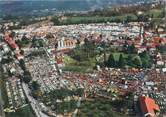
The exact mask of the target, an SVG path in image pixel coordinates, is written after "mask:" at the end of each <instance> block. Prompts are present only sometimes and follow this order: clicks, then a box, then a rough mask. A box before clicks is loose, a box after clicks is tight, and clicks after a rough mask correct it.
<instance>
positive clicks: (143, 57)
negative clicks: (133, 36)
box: [139, 51, 152, 68]
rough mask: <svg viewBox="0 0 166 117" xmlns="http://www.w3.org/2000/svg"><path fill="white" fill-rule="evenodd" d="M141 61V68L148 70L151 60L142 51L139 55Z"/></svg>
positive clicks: (145, 52)
mask: <svg viewBox="0 0 166 117" xmlns="http://www.w3.org/2000/svg"><path fill="white" fill-rule="evenodd" d="M139 56H140V58H141V61H142V67H144V68H149V67H151V64H152V63H151V58H150V56H149V54H148V53H147V51H144V52H142V53H140V54H139Z"/></svg>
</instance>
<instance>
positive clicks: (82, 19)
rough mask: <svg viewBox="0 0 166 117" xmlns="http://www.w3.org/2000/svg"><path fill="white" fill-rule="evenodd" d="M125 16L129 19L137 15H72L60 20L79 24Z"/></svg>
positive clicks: (116, 19) (63, 22)
mask: <svg viewBox="0 0 166 117" xmlns="http://www.w3.org/2000/svg"><path fill="white" fill-rule="evenodd" d="M127 17H130V20H137V17H136V16H135V15H134V14H125V15H122V16H114V17H112V16H111V17H103V16H102V17H101V16H89V17H88V16H83V17H81V16H72V17H68V18H67V19H66V20H63V21H61V23H62V24H68V23H70V24H77V23H78V24H79V23H100V22H114V21H124V20H126V18H127Z"/></svg>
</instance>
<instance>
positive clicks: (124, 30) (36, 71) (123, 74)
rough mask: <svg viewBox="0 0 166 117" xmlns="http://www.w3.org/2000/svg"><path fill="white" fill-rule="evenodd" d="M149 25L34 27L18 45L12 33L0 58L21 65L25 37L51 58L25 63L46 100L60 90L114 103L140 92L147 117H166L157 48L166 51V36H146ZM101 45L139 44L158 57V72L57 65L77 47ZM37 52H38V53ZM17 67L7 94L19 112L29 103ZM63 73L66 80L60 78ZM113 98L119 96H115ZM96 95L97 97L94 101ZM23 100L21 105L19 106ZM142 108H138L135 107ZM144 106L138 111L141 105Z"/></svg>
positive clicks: (165, 63)
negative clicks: (76, 69)
mask: <svg viewBox="0 0 166 117" xmlns="http://www.w3.org/2000/svg"><path fill="white" fill-rule="evenodd" d="M144 25H145V24H144V23H142V24H139V23H129V24H128V25H126V24H121V23H107V24H79V25H68V26H52V24H51V23H50V24H49V25H44V26H38V25H37V26H36V25H31V26H29V27H26V28H25V29H19V30H14V32H16V37H15V38H14V39H13V38H12V37H11V36H10V35H9V34H8V33H6V34H4V35H2V38H4V42H5V43H4V42H3V43H1V45H0V49H1V50H2V51H1V52H0V55H1V56H2V55H4V54H5V53H8V52H9V51H10V49H12V50H13V51H12V54H13V55H14V56H15V57H16V61H17V60H21V59H24V57H23V56H22V55H21V54H20V50H19V48H18V46H17V44H16V43H15V40H19V39H21V37H22V36H23V35H25V36H26V37H27V39H29V40H32V39H33V37H34V36H35V37H36V39H42V40H44V41H45V42H46V46H45V47H43V48H39V50H41V49H43V50H44V51H45V54H43V55H39V56H31V57H27V56H26V57H25V59H24V60H25V64H26V68H27V69H28V70H29V71H30V73H31V76H32V80H33V81H37V82H38V83H39V84H40V86H41V87H40V89H41V91H42V93H43V94H47V93H49V92H50V91H53V90H56V89H60V88H66V87H67V88H68V89H71V90H72V89H75V88H83V89H84V98H86V97H102V98H109V99H111V100H112V101H114V100H118V99H120V97H125V96H126V95H127V94H128V93H129V92H134V93H133V94H134V98H133V100H132V101H133V102H134V101H135V102H139V105H140V108H141V109H140V110H141V112H142V114H143V115H144V116H146V117H148V116H150V117H154V116H157V114H156V112H159V111H161V113H165V110H166V100H165V98H166V93H165V89H166V85H165V80H166V77H165V74H166V59H165V55H164V54H163V53H160V52H157V47H158V46H160V47H163V48H166V47H165V45H166V33H165V32H163V31H162V30H161V32H160V31H159V35H157V34H155V33H154V32H153V31H151V30H144V28H143V27H144ZM86 38H87V39H89V40H92V41H94V42H95V43H101V42H106V43H108V44H110V43H111V45H112V46H114V47H116V48H117V49H120V48H121V47H122V46H123V45H124V44H127V45H131V44H134V46H135V48H136V49H137V52H138V53H141V52H143V51H149V53H151V55H153V54H154V55H155V57H154V58H155V62H156V63H155V66H154V67H153V68H149V69H135V68H130V69H125V70H124V69H113V68H104V69H100V68H99V69H98V70H94V73H85V74H82V73H73V72H61V70H59V69H58V66H57V65H62V64H63V55H64V54H65V53H66V52H68V51H70V50H72V49H73V48H75V47H76V46H77V44H78V43H79V44H83V43H84V39H86ZM23 49H24V50H25V54H27V53H31V49H32V50H33V48H28V47H26V48H23ZM34 50H35V51H36V50H38V49H34ZM14 66H15V65H8V67H7V68H5V66H4V69H6V71H7V69H8V68H10V72H11V74H14V76H13V77H10V78H8V80H7V81H6V88H7V94H8V97H9V104H10V106H11V107H13V106H14V105H15V106H14V108H19V107H20V106H22V105H24V104H25V103H26V102H25V97H24V95H23V92H22V88H21V86H20V80H19V79H18V78H17V75H15V74H17V71H20V72H21V70H20V69H19V67H14ZM59 73H61V75H59ZM110 92H111V94H113V95H110ZM91 95H93V96H91ZM18 100H21V101H18ZM134 104H137V103H134ZM137 106H138V105H137ZM141 116H142V115H141Z"/></svg>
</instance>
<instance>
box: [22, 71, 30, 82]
mask: <svg viewBox="0 0 166 117" xmlns="http://www.w3.org/2000/svg"><path fill="white" fill-rule="evenodd" d="M31 79H32V77H31V74H30V72H29V71H24V77H23V81H24V82H25V83H29V82H30V81H31Z"/></svg>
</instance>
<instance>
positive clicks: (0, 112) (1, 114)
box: [0, 88, 5, 117]
mask: <svg viewBox="0 0 166 117" xmlns="http://www.w3.org/2000/svg"><path fill="white" fill-rule="evenodd" d="M1 96H2V95H1V88H0V117H5V113H4V111H3V104H4V103H3V100H2V97H1Z"/></svg>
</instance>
